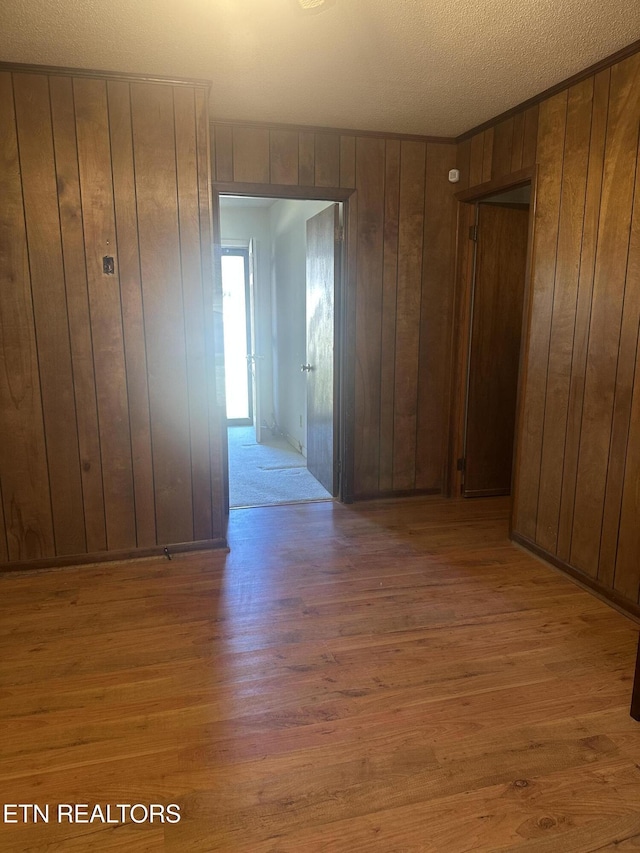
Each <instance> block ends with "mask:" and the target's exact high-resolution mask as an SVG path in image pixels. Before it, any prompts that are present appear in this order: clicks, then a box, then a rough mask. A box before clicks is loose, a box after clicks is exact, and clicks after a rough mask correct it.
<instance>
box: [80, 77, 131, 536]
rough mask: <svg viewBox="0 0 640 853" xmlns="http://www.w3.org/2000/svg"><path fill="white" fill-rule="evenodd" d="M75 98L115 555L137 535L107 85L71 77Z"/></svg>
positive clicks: (98, 391) (109, 520) (109, 527)
mask: <svg viewBox="0 0 640 853" xmlns="http://www.w3.org/2000/svg"><path fill="white" fill-rule="evenodd" d="M74 99H75V106H76V132H77V138H78V157H79V164H80V191H81V198H82V216H83V225H84V238H85V255H86V259H87V281H88V285H89V308H90V314H91V329H92V339H93V357H94V368H95V376H96V395H97V400H98V418H99V424H100V448H101V454H102V474H103V488H104V502H105V514H106V528H107V547H108V548H109V549H111V550H117V549H119V548H132V547H135V545H136V530H135V508H134V496H133V470H132V459H131V434H130V429H129V407H128V399H127V378H126V368H125V362H124V340H123V330H122V306H121V304H120V288H119V279H118V270H117V266H116V274H115V275H105V274H104V272H103V269H102V259H103V257H104V256H105V255H109V256H112V257H115V258H116V264H117V245H116V234H115V221H114V209H113V189H112V187H113V185H112V176H111V151H110V145H109V130H108V121H109V120H108V114H107V92H106V83H105V81H104V80H92V79H89V78H76V79H74Z"/></svg>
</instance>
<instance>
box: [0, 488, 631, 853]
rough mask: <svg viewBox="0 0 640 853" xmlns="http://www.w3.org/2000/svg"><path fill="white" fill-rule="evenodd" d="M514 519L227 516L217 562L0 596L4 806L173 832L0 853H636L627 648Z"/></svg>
mask: <svg viewBox="0 0 640 853" xmlns="http://www.w3.org/2000/svg"><path fill="white" fill-rule="evenodd" d="M507 513H508V505H507V503H506V502H505V501H504V500H501V499H497V500H496V499H491V500H488V501H483V502H478V501H475V502H469V501H466V502H463V501H442V500H425V499H412V500H410V501H393V502H388V501H387V502H376V503H375V504H369V505H367V506H365V505H362V504H360V505H356V506H355V507H346V506H342V505H332V504H315V505H314V504H312V505H307V506H289V507H269V508H265V509H258V510H236V511H234V512H233V513H232V514H231V519H230V531H229V538H230V542H231V553H230V554H227V555H225V554H221V553H217V554H216V553H201V554H195V553H193V554H189V555H180V556H176V557H175V558H174V559H173V561H171V562H169V561H167V560H164V559H158V558H153V559H150V560H145V561H143V562H142V561H134V562H127V563H120V564H114V565H111V566H106V567H105V566H104V565H102V566H99V567H96V566H84V567H80V568H77V569H75V568H74V569H67V570H65V571H64V572H63V573H61V572H41V573H39V574H35V575H18V574H15V575H13V576H5V577H3V578H2V579H1V582H2V595H0V619H1V621H2V625H3V626H5V628H6V630H5V631H3V633H2V635H1V636H0V655H1V657H2V661H3V672H2V679H3V680H2V684H1V685H0V689H2V691H3V702H2V705H1V707H0V717H1V718H2V732H1V735H0V747H1V749H0V756H1V758H0V784H1V785H2V787H3V789H4V790H7V791H11V792H12V794H13V796H12V800H11V801H12V802H13V800H14V799H15V801H16V802H24V803H31V802H50V803H56V802H71V803H73V802H78V803H81V802H85V801H88V802H91V803H93V802H96V803H107V802H108V803H120V802H122V803H129V802H131V803H135V802H147V803H148V802H158V803H169V802H175V803H177V804H179V805H180V810H181V816H182V817H181V821H180V823H179V824H174V825H168V824H165V825H162V826H161V827H158V825H156V824H143V825H139V826H133V825H132V824H131V823H125V824H123V825H120V826H115V828H114V827H113V826H109V825H104V824H98V823H96V822H94V823H93V824H79V823H78V824H62V825H61V824H56V823H55V822H53V821H51V822H50V823H48V824H44V823H37V824H23V825H20V824H16V825H11V824H5V825H3V827H2V839H3V849H5V850H8V851H13V850H15V851H16V853H17V851H19V850H25V849H46V848H50V849H51V848H53V849H55V846H57V847H59V848H60V849H64V850H65V851H66V850H70V851H77V853H84V852H85V851H87V850H91V851H97V853H102V851H114V853H115V851H117V850H123V849H124V850H127V851H128V850H133V851H140V853H142V851H154V852H155V851H162V850H166V851H169V853H178V851H185V850H188V851H194V853H198V851H202V853H205V851H206V853H210V851H220V853H222V851H224V853H228V851H229V852H230V851H233V853H269V851H274V849H277V850H278V851H282V853H300V851H322V850H326V851H331V853H352V851H353V853H366V851H370V850H372V849H373V850H376V849H379V850H380V851H385V853H386V851H400V850H405V851H416V853H417V851H421V853H422V851H428V853H443V851H446V853H466V851H468V850H470V849H473V850H474V851H475V850H477V851H481V853H494V852H495V851H498V850H509V851H512V853H515V851H523V852H524V853H558V851H560V850H561V851H563V853H593V851H594V848H595V849H600V850H607V849H610V850H612V851H613V850H614V849H616V850H623V851H625V853H626V851H627V850H628V851H629V853H631V851H633V850H637V847H635V846H634V843H633V841H630V839H634V838H635V839H636V840H637V838H638V834H639V833H640V819H639V818H638V796H639V793H640V773H639V771H638V768H637V760H638V759H637V756H638V751H639V749H640V729H639V727H638V725H637V723H635V722H634V721H633V720H631V719H630V718H629V697H630V692H631V681H630V677H631V675H632V673H633V667H634V659H635V653H636V645H637V626H636V625H634V624H633V623H632V622H631V621H630V620H628V619H626V618H625V617H623V616H622V615H621V614H619V613H616V612H615V611H613V610H612V609H610V608H609V607H607V606H606V605H604V604H603V603H602V602H599V601H597V600H595V599H594V598H593V597H592V596H590V595H589V594H588V593H586V592H585V591H584V590H582V589H579V588H578V587H577V586H575V585H574V584H573V583H571V582H570V581H568V580H567V579H566V578H563V577H561V576H559V575H558V574H557V573H556V572H553V571H551V570H550V569H549V568H548V567H547V566H545V565H543V564H542V563H541V562H540V561H539V560H537V559H534V558H532V557H531V556H530V555H528V554H526V553H524V552H523V551H522V550H521V549H519V548H517V547H515V546H514V545H512V544H511V543H509V541H508V539H507ZM345 543H348V552H347V551H346V550H345ZM292 544H295V548H292ZM63 576H64V585H61V578H62V577H63ZM43 633H44V634H45V636H46V638H47V640H46V643H43V642H42V635H43ZM34 648H37V649H39V651H38V652H37V653H33V651H32V650H33V649H34ZM87 648H91V654H90V655H87V653H86V649H87ZM27 735H28V737H27ZM159 829H160V832H159V831H158V830H159ZM276 837H277V838H276Z"/></svg>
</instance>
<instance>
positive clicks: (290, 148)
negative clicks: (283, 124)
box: [269, 130, 298, 184]
mask: <svg viewBox="0 0 640 853" xmlns="http://www.w3.org/2000/svg"><path fill="white" fill-rule="evenodd" d="M269 161H270V164H271V165H270V175H271V181H272V182H273V183H274V184H297V183H298V134H297V133H295V132H294V131H292V130H271V131H269Z"/></svg>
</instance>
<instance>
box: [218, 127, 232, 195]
mask: <svg viewBox="0 0 640 853" xmlns="http://www.w3.org/2000/svg"><path fill="white" fill-rule="evenodd" d="M215 165H216V180H217V181H232V180H233V129H232V128H231V127H229V126H228V125H224V124H218V125H215Z"/></svg>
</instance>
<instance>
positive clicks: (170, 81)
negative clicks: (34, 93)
mask: <svg viewBox="0 0 640 853" xmlns="http://www.w3.org/2000/svg"><path fill="white" fill-rule="evenodd" d="M0 71H12V72H20V73H21V74H47V75H50V74H53V75H56V76H62V77H94V78H95V77H97V78H99V79H106V80H125V81H128V82H134V83H165V84H166V85H170V86H190V87H194V86H196V87H202V88H205V89H210V88H211V86H212V85H213V84H212V81H211V80H201V79H197V78H193V79H191V78H189V77H163V76H162V75H161V74H135V73H133V72H128V71H103V70H99V69H93V68H66V67H64V66H61V65H34V64H30V63H22V62H0Z"/></svg>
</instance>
